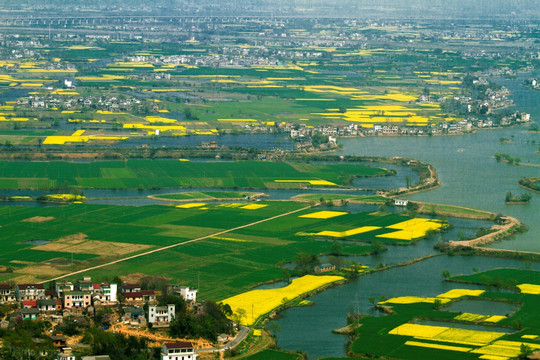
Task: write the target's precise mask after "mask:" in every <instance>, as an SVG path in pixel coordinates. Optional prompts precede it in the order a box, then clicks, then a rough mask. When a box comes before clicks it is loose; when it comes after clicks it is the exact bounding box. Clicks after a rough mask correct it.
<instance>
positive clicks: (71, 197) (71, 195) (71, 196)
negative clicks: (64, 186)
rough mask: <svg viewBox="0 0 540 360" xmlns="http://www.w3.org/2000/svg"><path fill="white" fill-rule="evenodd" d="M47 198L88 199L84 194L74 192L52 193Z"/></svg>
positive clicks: (65, 199) (64, 199)
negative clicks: (74, 193)
mask: <svg viewBox="0 0 540 360" xmlns="http://www.w3.org/2000/svg"><path fill="white" fill-rule="evenodd" d="M47 198H49V199H53V200H63V201H81V200H86V197H84V196H82V195H73V194H51V195H47Z"/></svg>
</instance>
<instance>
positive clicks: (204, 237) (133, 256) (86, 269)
mask: <svg viewBox="0 0 540 360" xmlns="http://www.w3.org/2000/svg"><path fill="white" fill-rule="evenodd" d="M317 205H319V204H318V203H317V204H314V205H310V206H306V207H303V208H301V209H297V210H293V211H289V212H286V213H283V214H279V215H275V216H272V217H269V218H266V219H262V220H258V221H255V222H252V223H249V224H245V225H241V226H237V227H234V228H232V229H227V230H223V231H219V232H216V233H213V234H210V235H205V236H201V237H199V238H196V239H192V240H188V241H184V242H181V243H177V244H173V245H168V246H164V247H160V248H157V249H154V250H150V251H146V252H143V253H140V254H136V255H131V256H127V257H125V258H121V259H117V260H114V261H110V262H108V263H105V264H100V265H95V266H91V267H88V268H85V269H81V270H77V271H74V272H71V273H68V274H64V275H62V276H57V277H55V278H51V279H47V280H44V281H41V282H39V284H45V283H48V282H50V281H56V280H60V279H63V278H66V277H69V276H73V275H78V274H81V273H84V272H87V271H92V270H96V269H100V268H103V267H106V266H110V265H114V264H118V263H121V262H124V261H127V260H132V259H136V258H139V257H142V256H146V255H150V254H154V253H157V252H160V251H164V250H168V249H172V248H175V247H178V246H182V245H187V244H191V243H194V242H198V241H201V240H205V239H208V238H211V237H214V236H219V235H222V234H226V233H229V232H231V231H236V230H240V229H244V228H247V227H250V226H253V225H257V224H260V223H263V222H266V221H270V220H274V219H278V218H280V217H283V216H287V215H290V214H294V213H297V212H300V211H303V210H307V209H310V208H312V207H313V206H317Z"/></svg>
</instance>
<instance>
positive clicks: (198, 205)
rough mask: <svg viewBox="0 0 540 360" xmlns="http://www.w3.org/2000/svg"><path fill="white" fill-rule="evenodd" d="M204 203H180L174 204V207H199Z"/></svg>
mask: <svg viewBox="0 0 540 360" xmlns="http://www.w3.org/2000/svg"><path fill="white" fill-rule="evenodd" d="M205 205H206V204H205V203H187V204H182V205H176V207H177V208H180V209H191V208H196V207H201V206H205Z"/></svg>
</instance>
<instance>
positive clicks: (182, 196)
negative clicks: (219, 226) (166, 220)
mask: <svg viewBox="0 0 540 360" xmlns="http://www.w3.org/2000/svg"><path fill="white" fill-rule="evenodd" d="M255 194H256V193H254V192H237V191H204V192H200V191H190V192H183V193H177V194H163V195H156V196H154V197H155V198H158V199H163V200H193V199H197V200H208V201H213V200H216V199H243V198H248V197H250V196H253V195H255Z"/></svg>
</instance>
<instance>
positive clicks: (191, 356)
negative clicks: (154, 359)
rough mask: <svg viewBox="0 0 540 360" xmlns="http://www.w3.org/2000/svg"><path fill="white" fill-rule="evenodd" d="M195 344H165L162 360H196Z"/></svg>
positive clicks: (162, 350)
mask: <svg viewBox="0 0 540 360" xmlns="http://www.w3.org/2000/svg"><path fill="white" fill-rule="evenodd" d="M198 358H199V357H198V355H197V354H195V350H194V349H193V344H191V343H190V342H187V341H186V342H175V343H168V344H164V345H163V348H162V349H161V360H196V359H198Z"/></svg>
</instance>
